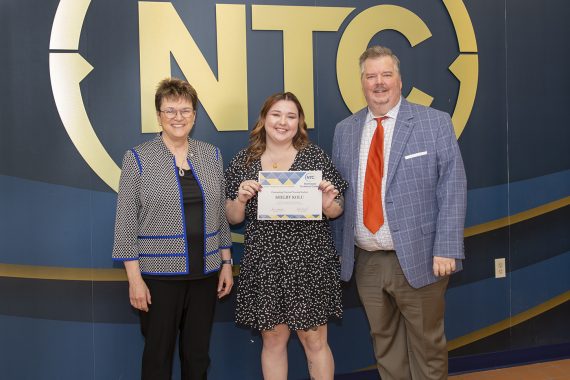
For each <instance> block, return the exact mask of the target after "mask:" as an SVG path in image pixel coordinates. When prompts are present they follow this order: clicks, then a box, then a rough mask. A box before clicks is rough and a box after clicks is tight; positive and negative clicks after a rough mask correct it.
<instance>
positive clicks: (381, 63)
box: [361, 56, 402, 116]
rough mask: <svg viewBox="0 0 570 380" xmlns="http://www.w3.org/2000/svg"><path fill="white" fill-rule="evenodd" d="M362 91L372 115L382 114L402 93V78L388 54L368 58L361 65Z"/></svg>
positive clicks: (391, 106) (394, 103) (396, 102)
mask: <svg viewBox="0 0 570 380" xmlns="http://www.w3.org/2000/svg"><path fill="white" fill-rule="evenodd" d="M361 80H362V91H363V92H364V97H365V98H366V103H367V104H368V107H369V108H370V109H371V110H372V113H374V116H384V115H385V114H386V113H388V111H390V110H391V109H392V108H394V106H395V105H396V104H398V101H399V100H400V96H401V93H402V78H400V73H399V71H398V67H397V66H396V63H395V62H394V60H393V59H392V57H390V56H381V57H378V58H369V59H367V60H366V61H364V63H363V65H362V78H361Z"/></svg>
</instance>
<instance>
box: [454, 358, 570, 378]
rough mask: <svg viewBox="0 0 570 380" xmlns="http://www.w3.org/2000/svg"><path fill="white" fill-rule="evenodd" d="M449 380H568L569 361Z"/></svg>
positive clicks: (483, 372)
mask: <svg viewBox="0 0 570 380" xmlns="http://www.w3.org/2000/svg"><path fill="white" fill-rule="evenodd" d="M449 380H570V359H566V360H559V361H553V362H545V363H536V364H529V365H523V366H518V367H509V368H501V369H494V370H490V371H481V372H472V373H466V374H462V375H455V376H449Z"/></svg>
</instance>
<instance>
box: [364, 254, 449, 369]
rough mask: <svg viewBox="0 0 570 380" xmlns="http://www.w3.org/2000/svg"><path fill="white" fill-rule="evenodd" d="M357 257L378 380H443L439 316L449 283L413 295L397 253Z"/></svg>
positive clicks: (444, 353)
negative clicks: (378, 375) (379, 379)
mask: <svg viewBox="0 0 570 380" xmlns="http://www.w3.org/2000/svg"><path fill="white" fill-rule="evenodd" d="M355 253H356V269H355V276H356V285H357V287H358V293H359V295H360V299H361V301H362V303H363V305H364V309H365V310H366V316H367V317H368V321H369V323H370V335H371V336H372V342H373V345H374V353H375V356H376V364H377V366H378V372H380V376H381V377H382V380H410V379H413V380H424V379H426V380H427V379H430V380H431V379H433V380H435V379H437V380H441V379H447V343H446V340H445V334H444V329H443V327H444V320H443V316H444V311H445V298H444V295H445V290H446V288H447V283H448V282H449V277H446V278H444V279H442V280H441V281H438V282H436V283H433V284H430V285H428V286H425V287H423V288H419V289H414V288H412V287H411V286H410V285H409V284H408V281H407V280H406V278H405V277H404V274H403V272H402V268H401V267H400V263H399V262H398V258H397V257H396V252H394V251H375V252H369V251H365V250H362V249H360V248H356V252H355Z"/></svg>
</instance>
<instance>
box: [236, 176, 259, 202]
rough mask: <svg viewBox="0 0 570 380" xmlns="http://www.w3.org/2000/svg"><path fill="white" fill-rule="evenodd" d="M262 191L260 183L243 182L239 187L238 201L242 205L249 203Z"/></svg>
mask: <svg viewBox="0 0 570 380" xmlns="http://www.w3.org/2000/svg"><path fill="white" fill-rule="evenodd" d="M260 191H261V185H260V184H259V182H256V181H253V180H246V181H243V182H242V183H241V184H240V185H239V189H238V198H237V199H238V200H239V201H240V202H242V203H247V201H249V200H250V199H251V198H253V197H254V196H255V195H256V194H257V193H258V192H260Z"/></svg>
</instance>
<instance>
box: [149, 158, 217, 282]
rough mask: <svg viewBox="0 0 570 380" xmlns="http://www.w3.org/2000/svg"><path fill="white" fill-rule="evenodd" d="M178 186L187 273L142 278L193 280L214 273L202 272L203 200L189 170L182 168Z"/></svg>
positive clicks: (196, 182)
mask: <svg viewBox="0 0 570 380" xmlns="http://www.w3.org/2000/svg"><path fill="white" fill-rule="evenodd" d="M177 169H178V168H177ZM180 187H181V188H182V200H183V202H184V221H185V223H186V238H187V242H188V259H189V260H188V265H189V273H188V274H183V275H175V276H161V275H143V278H147V279H153V280H195V279H199V278H205V277H209V276H212V275H214V274H215V273H208V274H204V201H203V199H202V191H201V190H200V186H199V185H198V181H197V180H196V178H195V177H194V174H193V173H192V171H191V170H184V176H183V177H180Z"/></svg>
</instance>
